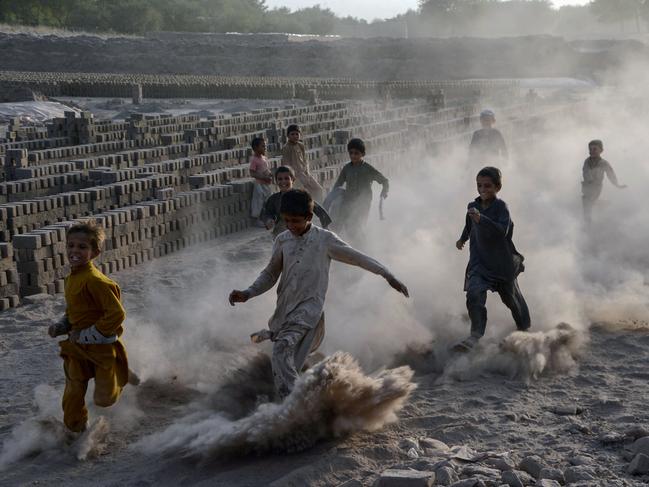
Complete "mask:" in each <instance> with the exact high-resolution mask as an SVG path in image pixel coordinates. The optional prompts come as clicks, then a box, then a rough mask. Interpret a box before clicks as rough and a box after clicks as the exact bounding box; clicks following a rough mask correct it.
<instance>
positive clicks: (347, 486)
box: [338, 479, 363, 487]
mask: <svg viewBox="0 0 649 487" xmlns="http://www.w3.org/2000/svg"><path fill="white" fill-rule="evenodd" d="M338 487H363V483H362V482H361V481H360V480H356V479H351V480H348V481H347V482H343V483H342V484H338Z"/></svg>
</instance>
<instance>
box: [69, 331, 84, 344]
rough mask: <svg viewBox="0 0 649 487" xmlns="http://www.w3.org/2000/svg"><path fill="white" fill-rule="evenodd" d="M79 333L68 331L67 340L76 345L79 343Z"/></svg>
mask: <svg viewBox="0 0 649 487" xmlns="http://www.w3.org/2000/svg"><path fill="white" fill-rule="evenodd" d="M80 333H81V330H70V333H68V340H70V341H71V342H72V343H77V342H78V341H79V334H80Z"/></svg>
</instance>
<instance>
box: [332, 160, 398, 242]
mask: <svg viewBox="0 0 649 487" xmlns="http://www.w3.org/2000/svg"><path fill="white" fill-rule="evenodd" d="M374 181H376V182H377V183H379V184H380V185H382V186H383V192H384V193H387V192H388V189H389V187H390V186H389V181H388V178H386V177H385V176H384V175H383V174H381V172H380V171H379V170H378V169H376V168H374V166H372V165H371V164H368V163H367V162H365V161H362V162H361V163H360V164H353V163H352V162H348V163H347V164H345V165H344V166H343V168H342V171H340V175H339V176H338V179H337V180H336V182H335V183H334V185H333V189H336V188H339V187H341V186H342V185H343V184H344V185H345V193H344V196H343V202H342V208H341V211H342V220H343V221H342V222H341V223H342V225H343V227H344V228H345V231H346V232H347V233H349V234H350V235H351V236H354V235H357V234H359V233H360V232H361V231H362V229H363V227H364V226H365V223H367V217H368V215H369V213H370V207H371V206H372V183H373V182H374Z"/></svg>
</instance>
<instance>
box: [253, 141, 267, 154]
mask: <svg viewBox="0 0 649 487" xmlns="http://www.w3.org/2000/svg"><path fill="white" fill-rule="evenodd" d="M254 151H255V154H257V155H258V156H263V155H266V141H265V140H263V141H261V142H260V143H259V144H257V145H256V146H255V148H254Z"/></svg>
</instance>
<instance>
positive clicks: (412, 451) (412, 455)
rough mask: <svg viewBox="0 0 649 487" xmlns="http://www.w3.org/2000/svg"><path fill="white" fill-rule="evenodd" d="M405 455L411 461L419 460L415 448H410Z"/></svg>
mask: <svg viewBox="0 0 649 487" xmlns="http://www.w3.org/2000/svg"><path fill="white" fill-rule="evenodd" d="M407 455H408V457H409V458H412V459H413V460H416V459H417V458H419V453H417V450H416V449H415V448H411V449H410V450H408V453H407Z"/></svg>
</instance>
